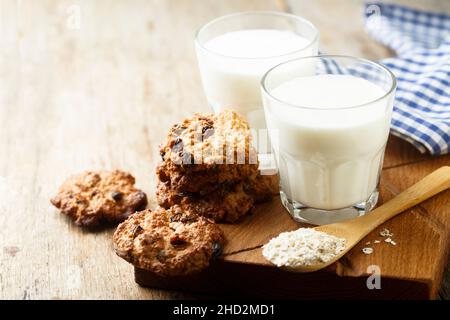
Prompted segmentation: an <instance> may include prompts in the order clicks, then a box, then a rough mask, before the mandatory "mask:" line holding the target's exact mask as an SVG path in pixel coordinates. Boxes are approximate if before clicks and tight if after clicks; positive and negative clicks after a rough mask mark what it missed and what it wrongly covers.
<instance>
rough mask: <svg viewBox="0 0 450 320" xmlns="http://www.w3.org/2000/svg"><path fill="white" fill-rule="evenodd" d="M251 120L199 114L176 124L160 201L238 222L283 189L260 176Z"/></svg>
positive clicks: (165, 153) (165, 150) (166, 150)
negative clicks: (257, 205) (249, 121)
mask: <svg viewBox="0 0 450 320" xmlns="http://www.w3.org/2000/svg"><path fill="white" fill-rule="evenodd" d="M251 139H252V137H251V134H250V128H249V126H248V123H247V122H246V121H245V120H244V119H243V118H242V117H241V116H239V115H238V114H237V113H235V112H232V111H224V112H222V113H219V114H196V115H195V116H193V117H192V118H188V119H186V120H184V121H183V122H182V123H178V124H175V125H174V126H172V128H171V129H170V131H169V134H168V137H167V141H166V143H165V144H164V145H162V146H161V149H160V154H161V157H162V162H161V163H160V164H159V165H158V167H157V170H156V172H157V176H158V180H159V181H158V187H157V200H158V203H159V205H160V206H161V207H163V208H170V207H172V206H174V205H179V206H180V207H181V208H182V209H183V210H186V211H189V212H191V213H194V214H198V215H200V216H205V217H208V218H211V219H213V220H214V221H216V222H236V221H237V220H239V218H241V217H242V216H244V215H246V214H247V213H249V212H250V211H251V209H252V208H253V205H254V204H255V203H258V202H262V201H265V200H268V199H270V198H271V196H272V195H273V194H275V193H277V192H278V186H277V180H276V179H275V178H274V177H273V176H261V175H260V173H259V171H258V159H257V153H256V151H255V149H254V148H253V146H252V140H251Z"/></svg>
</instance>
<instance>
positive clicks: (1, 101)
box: [0, 0, 450, 299]
mask: <svg viewBox="0 0 450 320" xmlns="http://www.w3.org/2000/svg"><path fill="white" fill-rule="evenodd" d="M396 2H407V1H406V0H405V1H396ZM408 3H413V4H414V5H415V6H418V7H424V8H428V9H434V10H440V11H442V10H445V11H447V12H450V4H449V2H446V1H445V0H443V1H437V0H433V1H425V0H423V1H409V2H408ZM245 10H277V11H280V10H281V11H290V12H294V13H296V14H299V15H302V16H304V17H305V18H307V19H310V20H311V21H312V22H313V23H314V24H315V25H316V26H317V27H318V28H319V29H320V31H321V50H322V51H325V52H329V53H340V54H349V55H356V56H361V57H366V58H371V59H379V58H383V57H387V56H390V55H392V53H391V52H390V51H389V50H388V49H386V48H384V47H382V46H381V45H379V44H377V43H375V42H374V41H373V40H372V39H371V38H370V37H369V36H368V35H367V34H366V33H365V32H364V29H363V26H362V16H361V10H362V2H361V1H360V0H351V1H339V0H334V1H333V0H329V1H326V0H320V1H306V0H295V1H283V0H241V1H240V0H227V1H216V0H142V1H140V0H133V1H112V0H111V1H109V0H97V1H88V0H86V1H82V0H79V1H73V0H62V1H52V0H48V1H44V0H39V1H31V0H26V1H12V0H0V39H1V41H0V84H1V85H0V228H1V232H0V246H1V247H0V298H2V299H173V298H191V297H197V298H198V297H203V296H202V295H194V294H187V293H179V292H169V291H162V290H150V289H144V288H140V287H138V286H137V285H136V284H135V283H134V279H133V268H132V266H131V265H129V264H127V263H126V262H125V261H123V260H122V259H120V258H118V257H116V255H115V254H114V252H113V250H112V243H111V236H112V233H113V230H106V231H102V232H96V233H92V232H86V231H83V230H82V229H80V228H78V227H76V226H74V225H73V224H72V223H70V221H68V220H67V219H66V218H65V217H64V216H62V215H60V214H58V213H57V211H56V210H55V209H54V208H53V207H51V205H50V203H49V198H50V197H51V196H52V195H53V194H54V193H55V191H56V189H57V187H58V185H59V184H60V183H61V182H62V181H63V179H64V178H65V177H66V176H67V175H69V174H72V173H76V172H79V171H83V170H86V169H114V168H120V169H123V170H127V171H130V172H131V173H133V174H134V175H135V176H136V177H137V184H138V186H139V187H141V188H142V189H144V190H145V191H146V192H147V193H148V195H150V201H151V204H150V205H151V206H154V205H155V200H154V197H153V196H152V195H153V194H154V192H155V176H154V168H155V165H156V163H157V161H158V152H157V146H158V144H159V143H160V142H161V141H162V140H163V139H164V136H165V134H166V130H167V128H168V127H169V126H170V125H171V124H172V123H174V122H175V121H178V120H180V119H182V118H184V117H186V116H189V115H191V114H192V113H193V112H196V111H208V107H207V105H206V101H205V97H204V95H203V92H202V88H201V84H200V79H199V74H198V71H197V65H196V59H195V53H194V48H193V37H194V33H195V30H196V29H197V28H199V27H200V26H201V25H203V24H204V23H206V22H207V21H209V20H211V19H213V18H215V17H218V16H221V15H224V14H228V13H232V12H236V11H245ZM449 163H450V157H449V156H446V157H440V158H432V157H429V156H426V155H420V154H419V153H418V152H417V151H416V150H415V149H414V148H412V147H411V146H410V145H408V144H407V143H405V142H403V141H400V140H399V139H397V138H393V137H391V139H390V141H389V146H388V153H387V156H386V161H385V169H387V170H386V171H385V172H387V174H386V175H387V176H388V179H389V170H390V169H391V168H392V170H394V169H395V170H402V172H403V173H402V174H404V176H405V179H401V181H395V179H394V180H393V181H394V182H393V183H394V186H395V187H396V188H398V189H399V190H401V189H403V188H405V187H406V186H408V185H410V184H412V183H413V182H414V179H415V178H416V177H419V176H420V175H424V174H426V173H428V172H427V169H426V168H428V167H429V168H430V170H429V171H431V168H432V167H435V166H436V165H438V164H449ZM424 168H425V169H424ZM412 172H417V174H416V175H415V176H414V175H412V176H410V174H411V173H412ZM397 180H398V179H397ZM411 180H412V181H411ZM390 181H391V180H390ZM391 182H392V181H391ZM441 199H442V198H441ZM449 199H450V194H449V193H446V196H445V198H444V202H443V201H442V200H440V202H439V203H436V202H433V201H431V202H426V203H424V205H423V206H422V207H421V208H422V209H423V210H425V211H426V210H428V211H429V212H432V211H433V210H449V209H448V203H449V202H450V201H449ZM445 202H446V203H447V207H443V206H444V205H445ZM447 217H450V212H449V214H448V215H447ZM448 279H449V271H448V270H447V275H446V277H445V280H444V281H443V286H442V289H441V297H443V298H449V297H450V292H449V287H448V286H449V280H448Z"/></svg>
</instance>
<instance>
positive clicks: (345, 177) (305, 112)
mask: <svg viewBox="0 0 450 320" xmlns="http://www.w3.org/2000/svg"><path fill="white" fill-rule="evenodd" d="M261 86H262V99H263V102H264V110H265V117H266V120H267V126H268V129H269V134H270V137H271V140H272V149H273V152H274V155H275V159H276V163H277V166H278V170H279V173H280V184H281V185H280V188H281V191H280V194H281V200H282V202H283V205H284V206H285V207H286V209H287V210H288V211H289V212H290V214H291V215H292V216H293V217H294V218H295V219H296V220H298V221H301V222H307V223H310V224H315V225H321V224H328V223H333V222H337V221H342V220H347V219H350V218H353V217H356V216H360V215H363V214H365V213H367V212H369V211H370V210H372V209H373V207H374V206H375V205H376V203H377V201H378V184H379V178H380V172H381V168H382V165H383V156H384V150H385V146H386V142H387V139H388V135H389V128H390V121H391V113H392V108H393V99H394V93H395V88H396V80H395V76H394V75H393V74H392V72H391V71H389V69H387V68H386V67H384V66H382V65H380V64H377V63H375V62H372V61H369V60H365V59H359V58H354V57H346V56H326V55H324V56H313V57H305V58H299V59H294V60H290V61H287V62H283V63H281V64H279V65H277V66H275V67H273V68H272V69H270V70H269V71H268V72H267V73H266V74H265V75H264V77H263V79H262V81H261Z"/></svg>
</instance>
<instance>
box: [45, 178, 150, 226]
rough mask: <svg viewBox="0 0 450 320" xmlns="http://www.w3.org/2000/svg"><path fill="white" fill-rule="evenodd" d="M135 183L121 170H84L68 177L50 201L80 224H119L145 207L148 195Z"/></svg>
mask: <svg viewBox="0 0 450 320" xmlns="http://www.w3.org/2000/svg"><path fill="white" fill-rule="evenodd" d="M134 184H135V179H134V177H133V176H132V175H131V174H129V173H126V172H123V171H119V170H115V171H112V172H108V171H99V172H93V171H86V172H84V173H81V174H78V175H74V176H71V177H69V178H68V179H67V180H66V181H65V182H64V183H63V185H62V186H61V187H60V188H59V191H58V194H57V195H56V196H55V197H54V198H53V199H51V203H52V204H53V205H54V206H55V207H57V208H58V209H60V210H61V212H62V213H63V214H66V215H68V216H70V217H71V218H72V219H73V220H74V221H75V223H76V224H77V225H79V226H84V227H95V226H98V225H99V224H101V223H119V222H122V221H123V220H125V219H126V218H128V216H130V215H131V214H133V213H134V212H135V211H139V210H143V209H145V207H146V206H147V196H146V195H145V193H144V192H142V191H141V190H138V189H136V188H135V187H134Z"/></svg>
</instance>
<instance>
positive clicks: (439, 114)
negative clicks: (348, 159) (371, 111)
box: [365, 2, 450, 155]
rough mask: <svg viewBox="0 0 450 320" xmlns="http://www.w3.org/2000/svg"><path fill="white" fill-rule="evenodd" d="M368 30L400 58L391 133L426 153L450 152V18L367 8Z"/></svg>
mask: <svg viewBox="0 0 450 320" xmlns="http://www.w3.org/2000/svg"><path fill="white" fill-rule="evenodd" d="M365 15H366V28H367V30H368V32H369V34H371V35H372V36H373V37H374V38H375V39H376V40H378V41H379V42H381V43H383V44H385V45H386V46H388V47H390V48H391V49H393V50H394V51H395V52H396V53H397V57H395V58H389V59H384V60H382V61H381V63H382V64H384V65H386V66H387V67H388V68H389V69H390V70H391V71H392V72H393V73H394V74H395V76H396V77H397V92H396V96H395V103H394V112H393V115H392V124H391V128H392V133H393V134H395V135H398V136H400V137H401V138H404V139H406V140H408V141H409V142H411V143H413V144H414V145H415V146H416V147H417V148H418V149H419V150H420V151H421V152H426V151H429V152H430V153H431V154H433V155H441V154H447V153H450V16H449V15H445V14H440V13H431V12H425V11H420V10H415V9H411V8H406V7H403V6H399V5H394V4H386V3H380V2H367V3H366V13H365Z"/></svg>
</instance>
